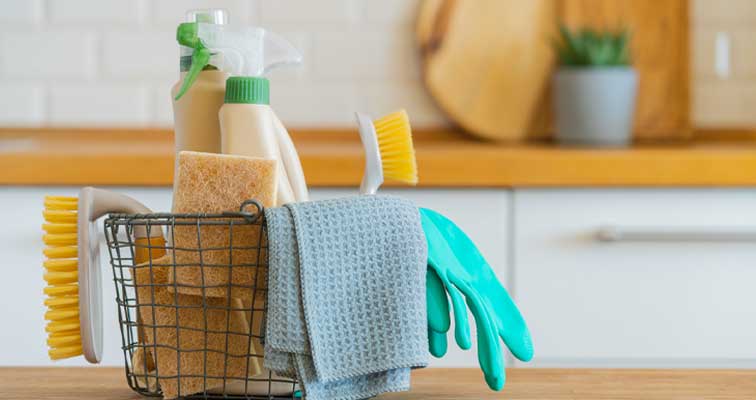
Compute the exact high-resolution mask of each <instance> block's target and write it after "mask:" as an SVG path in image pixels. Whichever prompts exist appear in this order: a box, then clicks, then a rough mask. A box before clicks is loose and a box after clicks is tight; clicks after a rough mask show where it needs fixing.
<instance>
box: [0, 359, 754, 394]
mask: <svg viewBox="0 0 756 400" xmlns="http://www.w3.org/2000/svg"><path fill="white" fill-rule="evenodd" d="M0 396H2V397H3V398H7V399H35V400H52V399H54V400H66V399H72V400H73V399H81V400H86V399H140V398H143V397H140V396H139V395H137V394H136V393H134V392H132V391H131V389H129V387H128V386H127V384H126V378H125V376H124V370H123V369H122V368H70V367H61V368H23V367H18V368H0ZM380 398H381V399H386V400H419V399H434V400H473V399H476V400H477V399H512V400H519V399H522V400H524V399H539V400H544V399H553V400H562V399H580V400H582V399H643V400H655V399H659V400H662V399H663V400H677V399H680V400H682V399H685V400H688V399H715V398H716V399H753V398H756V370H608V369H607V370H604V369H513V370H509V371H507V384H506V386H505V387H504V390H503V391H502V392H499V393H495V392H491V391H490V390H488V388H487V387H486V386H485V383H484V382H483V378H482V376H481V375H480V371H478V370H476V369H424V370H418V371H415V372H414V373H413V375H412V391H411V392H407V393H394V394H387V395H383V396H381V397H380Z"/></svg>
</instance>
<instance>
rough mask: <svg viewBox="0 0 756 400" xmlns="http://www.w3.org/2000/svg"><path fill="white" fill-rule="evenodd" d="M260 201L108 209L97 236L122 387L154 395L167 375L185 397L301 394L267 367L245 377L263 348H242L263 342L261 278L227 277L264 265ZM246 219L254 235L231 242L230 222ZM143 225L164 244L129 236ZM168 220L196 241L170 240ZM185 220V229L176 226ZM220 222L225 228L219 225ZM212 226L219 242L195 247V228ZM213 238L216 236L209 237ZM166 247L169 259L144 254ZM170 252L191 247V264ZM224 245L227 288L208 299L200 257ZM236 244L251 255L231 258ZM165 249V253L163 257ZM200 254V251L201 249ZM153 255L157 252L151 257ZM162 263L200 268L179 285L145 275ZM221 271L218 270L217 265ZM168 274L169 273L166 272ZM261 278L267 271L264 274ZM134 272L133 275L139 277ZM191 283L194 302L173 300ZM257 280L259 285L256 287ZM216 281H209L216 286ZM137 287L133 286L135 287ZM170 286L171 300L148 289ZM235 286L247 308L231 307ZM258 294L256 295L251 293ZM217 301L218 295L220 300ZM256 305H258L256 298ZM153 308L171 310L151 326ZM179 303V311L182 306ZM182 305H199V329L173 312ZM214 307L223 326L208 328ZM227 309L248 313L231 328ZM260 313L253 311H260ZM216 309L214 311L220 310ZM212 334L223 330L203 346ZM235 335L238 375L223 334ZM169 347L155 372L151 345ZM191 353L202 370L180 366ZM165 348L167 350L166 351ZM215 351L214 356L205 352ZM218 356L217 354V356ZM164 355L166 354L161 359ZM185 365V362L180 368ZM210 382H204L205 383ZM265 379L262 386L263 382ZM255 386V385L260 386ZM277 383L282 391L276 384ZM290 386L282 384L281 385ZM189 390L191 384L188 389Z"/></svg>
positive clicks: (232, 226) (199, 232)
mask: <svg viewBox="0 0 756 400" xmlns="http://www.w3.org/2000/svg"><path fill="white" fill-rule="evenodd" d="M252 207H254V208H256V209H255V210H254V211H253V212H248V211H245V209H247V208H252ZM262 211H263V208H262V206H261V205H260V204H259V203H258V202H257V201H254V200H248V201H245V202H244V203H243V204H242V205H241V207H240V209H239V212H227V213H222V214H170V213H156V214H110V215H108V217H107V218H106V219H105V221H104V227H105V237H106V241H107V247H108V252H109V255H110V264H111V266H112V268H113V280H114V282H115V289H116V303H117V305H118V320H119V325H120V330H121V339H122V349H123V355H124V360H125V369H126V378H127V381H128V384H129V386H130V387H131V388H132V389H133V390H134V391H135V392H137V393H139V394H141V395H145V396H161V395H163V394H162V392H161V389H160V387H161V382H163V383H165V382H167V381H173V382H175V383H174V384H176V385H177V386H178V387H177V391H178V396H179V397H181V398H187V399H255V400H257V399H299V398H301V394H300V392H299V391H298V390H296V389H297V382H296V381H295V380H294V379H289V378H284V377H279V376H277V375H273V374H272V373H271V372H270V371H268V370H265V371H266V372H265V373H264V374H261V375H263V376H260V375H257V376H254V377H249V372H250V366H249V363H250V362H249V359H250V358H251V357H255V358H257V359H258V360H259V365H262V357H263V354H256V353H257V352H255V351H250V349H251V348H252V346H253V344H252V343H253V341H258V342H259V343H260V344H261V345H262V344H264V341H265V337H264V332H265V316H266V312H267V283H266V284H265V285H264V287H263V285H258V284H257V282H258V280H257V279H256V278H255V279H252V283H251V284H249V285H240V284H238V283H237V282H234V281H233V280H232V271H233V270H238V269H242V268H251V269H252V271H250V272H252V273H253V274H254V276H257V274H258V273H265V272H266V269H267V264H268V260H267V240H266V236H267V235H266V226H265V222H264V213H263V212H262ZM245 226H251V228H250V229H259V232H260V234H259V235H257V241H256V243H244V245H243V246H242V245H238V244H236V243H235V242H234V231H235V230H236V228H239V227H245ZM137 227H139V228H140V229H141V228H144V230H146V231H147V237H148V238H151V237H152V235H151V233H152V232H153V231H154V230H155V229H159V230H160V231H161V232H162V233H163V234H166V233H167V236H164V237H166V239H167V240H166V241H165V244H164V243H162V241H158V240H152V239H147V240H146V242H145V241H141V242H140V241H135V240H134V239H133V237H134V231H135V228H137ZM176 227H179V229H185V230H186V229H194V228H196V239H197V246H196V248H179V247H175V246H173V245H172V244H173V243H176V242H175V235H174V233H175V232H176ZM181 227H186V228H181ZM226 227H227V228H228V229H225V228H226ZM211 229H212V230H213V234H214V235H217V233H218V232H219V229H221V232H224V233H225V232H227V235H228V240H227V241H224V243H225V245H224V246H220V247H217V246H216V247H204V248H203V231H205V232H206V231H208V230H211ZM216 238H217V236H216ZM166 251H167V252H168V255H169V256H168V257H167V258H164V259H163V260H169V261H168V262H166V263H165V264H162V263H161V264H155V263H153V261H154V260H153V259H152V257H151V256H152V255H153V253H155V254H163V253H165V252H166ZM176 251H183V252H191V253H194V254H196V256H197V258H198V260H199V263H198V264H196V263H195V264H191V265H189V264H181V263H177V262H176V256H175V253H176ZM211 251H212V252H219V251H226V252H228V260H229V263H228V265H223V266H220V267H222V268H227V269H228V281H227V283H225V289H226V290H227V293H228V294H229V295H228V296H227V300H226V301H225V304H220V305H218V304H217V302H215V304H209V303H212V302H210V301H208V300H207V299H208V297H206V296H204V294H205V290H206V288H205V285H204V283H205V276H204V275H205V272H204V267H205V266H206V265H205V264H204V263H203V254H207V252H211ZM240 251H256V252H257V253H256V254H257V256H256V260H254V261H253V262H249V263H243V264H242V263H238V262H234V261H233V260H234V259H233V257H234V254H235V253H236V254H237V255H238V252H240ZM137 252H146V253H141V254H149V255H150V257H147V258H148V260H149V262H147V263H143V264H140V265H139V266H138V265H137V264H136V262H135V254H137ZM170 254H173V256H172V257H171V256H170ZM205 257H207V256H205ZM155 258H157V257H155ZM166 267H167V268H168V270H169V271H172V273H173V274H174V277H175V274H176V270H177V269H178V268H184V267H193V268H197V267H199V270H200V271H202V272H201V273H200V274H201V276H202V285H199V286H197V285H194V286H191V285H186V284H183V283H181V284H179V283H177V282H176V280H175V279H174V280H173V282H171V283H164V282H161V283H156V282H154V281H153V279H152V276H153V272H154V271H153V270H157V269H158V268H166ZM138 268H148V271H149V274H150V275H149V276H150V279H149V282H141V281H140V282H137V280H136V278H135V277H136V274H137V272H136V270H137V269H138ZM212 268H214V269H216V270H217V269H218V268H219V265H217V264H213V265H212ZM224 272H225V271H224ZM168 273H171V272H168ZM265 276H266V279H267V274H266V275H265ZM140 279H141V278H140ZM182 286H184V287H191V288H194V289H200V290H201V291H202V296H198V298H200V299H201V300H200V301H199V304H182V303H181V301H179V294H178V293H179V288H181V287H182ZM258 286H259V287H258ZM216 287H217V286H216ZM137 289H139V290H137ZM145 289H147V290H149V292H148V293H151V294H152V295H151V296H147V297H148V298H146V299H144V298H142V299H140V298H138V297H139V296H138V293H139V292H141V293H142V294H143V296H144V293H145V292H143V291H142V290H145ZM160 290H163V291H165V290H170V291H171V292H172V293H174V294H175V295H174V297H173V300H175V301H165V300H162V301H161V300H160V298H159V297H156V296H155V293H156V291H160ZM232 290H234V293H239V292H238V291H239V290H245V291H249V292H248V293H249V295H250V296H251V298H252V299H253V301H252V307H249V308H246V307H245V308H238V306H236V307H235V306H233V305H232V301H231V295H230V294H231V291H232ZM258 299H259V300H258ZM222 303H223V302H222ZM258 304H261V305H258ZM146 309H147V310H150V312H149V314H151V317H147V316H144V317H143V316H142V314H144V313H145V310H146ZM157 309H160V310H162V311H163V312H165V310H171V311H174V312H175V320H174V321H173V322H174V323H173V324H172V325H171V324H168V325H159V324H158V323H157V322H156V319H155V312H154V311H155V310H157ZM182 309H183V310H182ZM187 309H194V310H195V311H194V312H201V315H202V317H203V318H204V329H197V328H196V327H195V328H189V327H186V326H183V325H182V324H183V322H182V318H181V317H180V316H179V311H184V312H186V310H187ZM218 311H220V312H222V313H224V314H225V329H224V330H208V325H207V324H208V312H210V313H216V314H215V315H217V312H218ZM233 313H246V315H247V316H249V319H248V321H249V323H248V329H247V330H246V331H245V332H241V333H240V332H238V331H236V330H234V331H232V330H231V329H230V325H231V315H232V314H233ZM260 314H261V315H260ZM221 315H222V314H221ZM260 317H261V319H260V321H262V323H261V324H260V326H258V327H255V326H253V325H254V324H253V323H252V321H253V320H254V319H255V318H260ZM173 328H175V335H176V340H175V343H169V344H165V343H157V342H158V340H152V341H151V343H150V342H149V341H148V340H146V339H145V336H149V334H148V333H147V332H151V333H152V335H153V336H152V338H153V339H154V338H156V337H157V333H156V332H157V331H158V330H159V329H173ZM192 330H194V331H199V332H200V335H201V336H202V337H203V338H204V345H202V346H200V348H191V349H186V348H183V347H185V346H183V344H182V342H181V340H180V335H181V333H182V332H191V331H192ZM210 335H215V337H216V338H217V337H219V336H220V337H224V339H223V343H224V345H225V348H224V349H221V350H218V349H217V348H210V347H209V346H208V336H210ZM240 335H241V336H242V339H243V340H244V341H245V342H246V346H247V347H246V349H247V351H246V353H247V354H246V355H245V356H243V357H245V358H246V367H245V370H244V374H243V375H237V376H229V374H227V362H228V361H229V360H231V359H232V358H233V357H237V358H239V357H240V356H239V355H238V354H231V353H230V352H229V342H230V341H231V340H232V339H231V337H232V336H234V337H237V338H238V337H239V336H240ZM159 348H161V349H163V352H162V353H163V354H164V355H165V354H166V353H165V350H166V349H167V350H169V351H171V352H175V357H176V360H175V361H174V364H175V365H176V372H175V373H168V372H161V371H160V368H159V365H160V364H161V362H160V361H161V360H159V359H158V357H159V353H161V352H160V351H158V349H159ZM138 352H142V357H136V358H135V354H136V353H138ZM190 352H194V353H199V354H201V355H202V357H203V360H204V362H203V363H202V368H203V370H202V371H201V372H202V373H196V372H195V373H188V372H186V371H184V372H182V371H181V367H182V361H181V360H182V355H183V356H186V355H187V354H188V353H190ZM169 354H171V353H169ZM209 354H210V355H211V357H219V356H220V357H222V359H223V361H224V364H223V365H224V366H223V373H222V374H211V373H210V372H208V371H207V369H208V355H209ZM212 354H215V355H212ZM218 355H219V356H218ZM162 361H167V360H162ZM185 369H188V368H186V367H185ZM185 379H195V381H194V382H195V383H196V382H197V380H200V381H201V386H200V391H199V392H197V391H196V390H194V392H193V393H187V388H183V390H182V387H181V385H182V383H185V382H187V381H186V380H185ZM208 381H210V382H208ZM251 385H255V388H256V389H255V390H254V392H252V393H250V392H249V390H248V389H249V387H250V386H251ZM231 386H235V387H237V388H241V389H237V391H236V392H233V391H232V390H230V389H229V387H231ZM266 386H267V390H265V389H264V388H265V387H266ZM261 387H262V388H263V389H262V390H261V389H260V388H261ZM282 387H283V388H285V389H284V390H283V391H282V389H281V388H282ZM289 388H290V390H289ZM195 389H196V388H195Z"/></svg>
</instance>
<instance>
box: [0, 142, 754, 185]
mask: <svg viewBox="0 0 756 400" xmlns="http://www.w3.org/2000/svg"><path fill="white" fill-rule="evenodd" d="M743 135H745V133H743ZM748 135H750V136H738V137H740V139H737V138H734V137H728V138H726V140H721V141H720V140H716V139H715V138H714V136H715V135H714V134H712V133H708V134H706V135H704V137H706V138H708V139H701V140H690V141H685V142H675V143H667V144H659V143H654V142H650V143H641V144H638V145H635V146H633V147H630V148H626V149H578V148H574V149H573V148H562V147H556V146H554V145H553V144H551V143H549V142H530V143H523V144H516V145H505V144H494V143H489V142H481V141H477V140H473V139H470V138H469V137H466V136H464V135H461V134H459V133H458V132H454V131H446V130H434V131H420V132H416V133H415V149H416V151H417V160H418V170H419V176H420V184H419V186H421V187H570V186H604V187H606V186H610V187H611V186H697V187H712V186H756V173H755V172H754V171H756V135H754V134H753V133H749V134H748ZM726 136H727V135H726ZM292 137H293V139H294V142H295V144H296V146H297V149H298V150H299V153H300V156H301V159H302V164H303V167H304V171H305V176H306V177H307V181H308V184H309V185H310V186H313V187H323V186H325V187H331V186H350V187H354V188H355V189H356V188H357V186H359V182H360V179H361V178H362V171H363V166H364V158H363V153H362V147H361V144H360V141H359V137H358V135H357V133H356V132H352V131H344V130H307V131H304V130H300V131H293V132H292ZM172 180H173V142H172V135H171V132H170V131H168V130H155V131H73V130H72V131H67V130H17V129H6V130H0V184H4V185H137V186H169V185H171V184H172ZM387 185H392V183H390V182H389V183H387Z"/></svg>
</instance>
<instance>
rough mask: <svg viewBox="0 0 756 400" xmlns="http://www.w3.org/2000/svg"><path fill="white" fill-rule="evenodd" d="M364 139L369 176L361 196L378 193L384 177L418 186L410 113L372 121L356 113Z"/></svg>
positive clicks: (364, 181) (361, 187)
mask: <svg viewBox="0 0 756 400" xmlns="http://www.w3.org/2000/svg"><path fill="white" fill-rule="evenodd" d="M356 116H357V124H358V126H359V130H360V139H361V140H362V146H363V147H364V148H365V173H364V175H363V177H362V184H361V185H360V193H361V194H375V192H376V191H378V188H379V187H380V186H381V184H382V183H383V179H384V177H386V178H389V179H393V180H397V181H401V182H406V183H409V184H411V185H416V184H417V162H416V161H415V149H414V146H413V145H412V129H411V127H410V123H409V117H408V116H407V112H406V111H404V110H400V111H397V112H394V113H391V114H389V115H386V116H385V117H383V118H380V119H377V120H375V121H372V120H371V119H370V117H369V116H368V115H366V114H362V113H356Z"/></svg>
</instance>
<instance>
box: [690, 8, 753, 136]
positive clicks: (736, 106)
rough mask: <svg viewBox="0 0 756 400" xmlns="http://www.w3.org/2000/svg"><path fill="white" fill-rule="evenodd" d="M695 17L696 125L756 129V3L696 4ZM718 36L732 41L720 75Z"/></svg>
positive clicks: (694, 105) (692, 9)
mask: <svg viewBox="0 0 756 400" xmlns="http://www.w3.org/2000/svg"><path fill="white" fill-rule="evenodd" d="M691 13H692V21H691V26H692V32H691V35H692V40H691V50H692V57H691V58H692V67H691V71H692V77H691V78H692V82H693V86H692V89H693V104H692V109H691V114H692V118H693V125H694V126H697V127H700V128H721V127H730V128H750V127H754V126H756V112H755V111H756V79H754V78H756V1H755V0H692V2H691ZM718 36H719V37H721V38H722V39H720V40H723V41H724V42H729V57H725V58H727V60H720V62H722V61H724V63H723V64H720V65H722V66H728V68H724V69H723V70H722V72H723V73H720V74H718V73H717V69H716V65H717V57H716V54H717V45H716V41H717V37H718ZM723 55H724V54H723Z"/></svg>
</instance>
